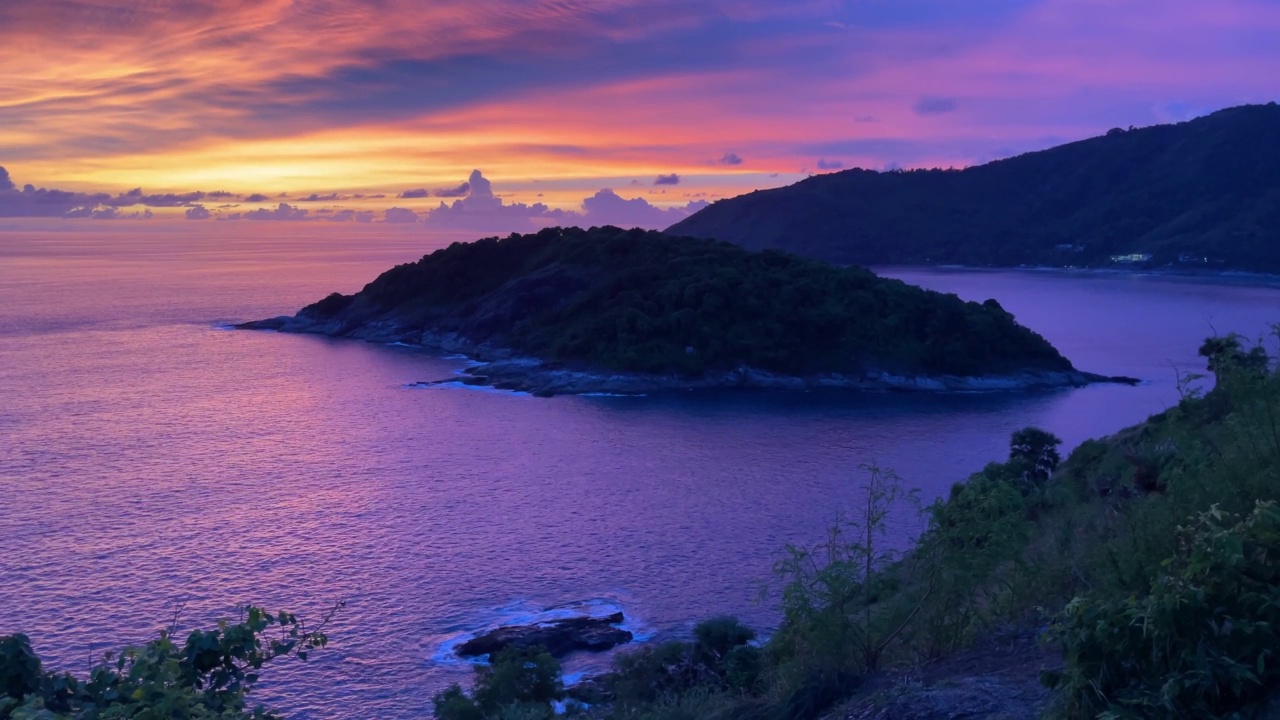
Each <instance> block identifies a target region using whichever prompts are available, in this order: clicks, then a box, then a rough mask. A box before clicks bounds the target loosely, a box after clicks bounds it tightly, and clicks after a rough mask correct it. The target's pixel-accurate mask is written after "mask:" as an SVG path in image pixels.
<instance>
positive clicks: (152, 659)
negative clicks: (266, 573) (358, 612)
mask: <svg viewBox="0 0 1280 720" xmlns="http://www.w3.org/2000/svg"><path fill="white" fill-rule="evenodd" d="M339 607H341V605H339V606H336V607H335V608H334V609H333V610H332V611H330V612H329V613H328V614H326V615H325V617H324V619H323V621H322V622H321V623H320V625H319V627H317V628H316V629H315V630H310V631H309V630H307V629H306V626H305V625H304V624H303V623H302V622H301V621H300V620H299V619H298V618H297V616H295V615H293V614H291V613H287V612H280V613H275V614H273V613H269V612H267V611H265V610H263V609H262V608H259V607H247V608H245V610H244V614H243V617H242V619H241V621H240V622H239V623H237V624H230V623H228V622H227V621H221V622H219V623H218V626H217V628H216V629H214V630H197V631H195V632H192V633H191V634H190V635H189V636H188V637H187V640H186V642H185V643H184V644H183V645H182V646H181V647H179V646H178V645H177V644H175V643H174V641H173V634H174V631H175V630H174V628H172V627H171V628H169V629H168V630H165V631H162V632H161V633H160V637H159V638H158V639H156V640H152V641H151V642H149V643H147V644H146V645H143V646H141V647H129V648H125V649H124V650H123V651H122V652H120V653H119V654H118V655H114V656H111V655H109V656H106V657H105V658H104V660H105V661H104V662H103V663H102V664H100V665H98V666H96V667H94V668H93V669H92V670H90V672H89V676H88V678H78V677H75V676H73V675H70V674H65V673H64V674H56V673H50V672H46V671H45V670H44V669H43V667H42V665H41V662H40V659H39V657H37V656H36V654H35V653H34V652H33V651H32V649H31V643H30V641H29V639H28V638H27V636H25V635H9V636H5V637H0V691H2V692H3V694H2V695H0V719H3V720H8V719H9V718H39V719H40V720H56V719H59V718H72V717H75V718H81V717H86V718H108V717H109V718H117V717H118V718H133V717H139V718H150V717H157V718H159V717H166V718H167V717H174V718H192V719H196V720H200V719H204V718H219V719H221V720H238V719H241V718H254V719H255V720H265V719H267V718H278V717H279V715H277V714H275V713H273V712H271V711H269V710H266V709H264V708H262V707H257V708H254V709H252V710H250V709H248V706H247V701H246V696H247V695H248V694H249V692H250V691H251V690H252V689H253V687H254V685H255V684H256V683H257V681H258V677H259V672H260V671H261V670H262V668H263V667H264V666H265V665H267V664H268V663H270V662H272V661H274V660H277V659H279V658H281V657H285V656H289V655H293V656H296V657H298V658H299V659H301V660H306V658H307V655H308V654H309V653H310V652H311V651H312V650H314V649H316V648H321V647H324V646H325V645H326V644H327V643H328V638H327V637H326V636H325V634H324V632H323V631H324V627H325V625H326V624H327V623H328V621H329V619H330V618H332V617H333V614H334V613H335V612H336V611H337V609H338V608H339ZM268 631H271V632H270V633H269V632H268Z"/></svg>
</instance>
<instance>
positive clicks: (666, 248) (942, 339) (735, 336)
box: [244, 227, 1098, 392]
mask: <svg viewBox="0 0 1280 720" xmlns="http://www.w3.org/2000/svg"><path fill="white" fill-rule="evenodd" d="M244 327H248V328H259V329H261V328H268V329H280V330H286V331H293V332H311V333H322V334H326V335H332V336H346V337H357V338H363V339H367V340H374V341H381V342H393V341H394V342H402V343H409V344H415V345H424V346H432V347H439V348H443V349H447V350H451V351H457V352H464V353H466V354H468V355H471V356H472V357H476V358H479V359H482V360H487V361H493V362H490V364H489V366H487V369H486V370H484V371H483V372H482V371H475V373H474V374H482V375H483V377H484V378H487V380H489V381H491V382H492V384H498V383H499V382H507V383H509V384H511V387H513V388H519V389H534V390H543V391H546V392H575V391H585V387H584V386H583V385H582V383H583V382H586V383H587V384H588V385H591V386H592V389H593V390H602V388H601V387H600V382H603V381H602V380H600V378H601V377H603V376H606V375H607V376H609V378H611V382H613V381H616V382H622V383H623V384H624V385H626V386H627V388H628V389H640V388H639V387H637V386H646V385H647V386H654V385H657V386H664V387H665V386H680V387H685V386H694V385H698V384H710V385H726V384H743V385H766V386H769V385H777V384H778V383H782V384H784V385H788V386H794V385H795V383H794V382H790V381H793V380H795V379H797V378H805V379H808V380H809V381H811V382H812V383H816V384H821V385H846V386H850V387H868V386H874V387H885V386H887V385H893V386H905V387H914V386H918V385H919V383H918V381H916V380H915V379H914V378H920V377H925V378H939V377H951V378H956V377H963V378H971V377H985V378H992V377H994V376H1003V377H1006V378H1008V376H1011V375H1016V376H1017V377H1016V378H1015V379H1014V380H1013V381H1010V382H1007V383H1005V385H1009V384H1013V385H1017V386H1027V385H1036V386H1043V385H1050V386H1058V385H1071V384H1082V383H1084V382H1088V381H1090V380H1095V379H1098V378H1096V377H1089V376H1086V375H1084V374H1082V373H1077V372H1075V371H1074V369H1073V368H1072V366H1071V363H1070V362H1068V361H1067V360H1066V359H1065V358H1063V357H1062V356H1061V355H1060V354H1059V353H1058V352H1057V350H1055V349H1054V348H1053V347H1052V346H1050V345H1049V343H1048V342H1046V341H1045V340H1044V338H1042V337H1040V336H1039V335H1037V334H1036V333H1034V332H1032V331H1030V330H1028V329H1026V328H1024V327H1022V326H1020V325H1018V324H1017V323H1016V322H1015V320H1014V318H1013V316H1012V315H1010V314H1009V313H1008V312H1005V311H1004V310H1003V309H1002V308H1001V307H1000V306H999V304H997V303H996V302H995V301H993V300H989V301H987V302H986V303H982V304H979V303H972V302H964V301H962V300H960V299H959V298H957V297H955V296H954V295H943V294H940V293H935V292H931V291H926V290H922V289H920V288H917V287H913V286H910V285H907V284H905V283H903V282H901V281H898V280H890V279H885V278H881V277H878V276H876V275H875V274H873V273H871V272H869V271H866V270H863V269H860V268H848V269H841V268H837V267H834V266H831V265H828V264H826V263H821V262H817V261H813V260H805V259H801V258H798V257H794V256H790V255H785V254H782V253H777V252H763V253H751V252H747V251H745V250H742V249H741V248H738V247H736V246H734V245H730V244H727V243H718V242H712V241H705V240H695V239H692V238H675V237H670V236H667V235H663V234H661V233H656V232H645V231H641V230H631V231H624V230H619V229H618V228H612V227H606V228H593V229H591V230H589V231H588V230H580V229H577V228H569V229H560V228H551V229H548V230H544V231H542V232H539V233H537V234H530V235H512V236H511V237H508V238H506V239H501V240H500V239H497V238H488V239H484V240H479V241H477V242H474V243H455V244H453V245H451V246H449V247H448V248H445V249H442V250H438V251H436V252H434V253H432V254H430V255H427V256H426V257H424V258H422V259H421V260H419V261H418V262H415V263H410V264H405V265H400V266H397V267H395V268H393V269H391V270H389V271H387V272H385V273H383V274H382V275H381V276H379V277H378V278H377V279H376V280H374V281H373V282H371V283H369V284H368V285H366V286H365V287H364V289H363V290H361V291H360V292H358V293H356V294H354V295H349V296H348V295H339V294H336V293H335V294H333V295H330V296H329V297H327V298H325V299H324V300H321V301H320V302H317V303H315V304H313V305H310V306H308V307H306V308H303V310H302V311H301V312H299V313H298V314H297V315H296V316H293V317H285V318H276V319H274V320H268V321H261V322H257V323H248V324H246V325H245V326H244ZM531 358H536V360H531ZM499 370H501V372H499ZM548 373H561V375H562V376H563V375H564V373H570V379H569V380H568V381H566V382H565V383H562V384H561V385H557V386H555V387H552V386H548V385H546V382H549V380H548V377H549V375H548ZM531 374H538V375H539V376H540V379H539V380H537V381H536V382H535V381H534V380H531V379H530V378H529V376H530V375H531ZM642 376H643V377H642ZM638 377H639V378H641V379H640V380H637V379H636V378H638ZM592 378H595V379H596V380H600V382H592ZM619 378H620V379H619ZM895 382H896V383H897V385H894V383H895ZM962 386H965V387H970V386H971V384H963V383H962ZM925 387H928V388H929V389H947V387H949V386H947V385H946V383H945V382H944V383H942V384H938V383H933V384H927V385H925ZM651 389H652V388H651Z"/></svg>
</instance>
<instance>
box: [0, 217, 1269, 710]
mask: <svg viewBox="0 0 1280 720" xmlns="http://www.w3.org/2000/svg"><path fill="white" fill-rule="evenodd" d="M473 238H474V236H469V235H461V234H453V235H447V234H438V233H436V234H432V233H428V232H426V231H424V230H422V229H421V228H404V227H393V226H382V225H366V226H353V225H343V226H338V225H337V224H334V225H332V226H331V225H329V224H324V223H299V224H292V223H260V224H259V223H251V222H249V221H241V222H239V223H235V222H225V223H223V222H204V223H196V222H192V223H186V224H182V223H162V222H158V221H153V222H151V223H147V222H124V221H113V222H102V221H84V222H72V221H68V222H65V223H60V224H56V225H52V226H50V225H48V224H45V225H31V224H23V223H19V222H11V223H9V224H7V225H3V226H0V635H4V634H8V633H14V632H22V633H25V634H27V635H28V636H29V637H30V638H31V642H32V643H33V645H34V647H35V649H36V650H37V652H38V653H39V654H40V655H41V657H42V658H43V660H44V662H45V664H46V667H48V668H53V669H64V670H69V671H73V672H84V671H85V670H87V669H88V668H89V667H90V666H91V665H92V664H93V663H94V662H95V658H97V657H99V656H100V655H101V653H103V652H104V651H106V650H109V649H116V648H119V647H122V646H124V645H127V644H136V643H142V642H145V641H147V640H148V639H150V638H153V637H154V636H155V634H156V632H157V630H158V629H159V628H161V627H166V626H169V625H170V624H174V623H176V625H177V627H178V628H179V629H180V632H182V631H186V630H190V629H192V628H197V627H205V626H208V625H210V624H211V623H213V622H216V621H217V620H218V619H219V618H230V619H233V620H234V619H235V618H236V617H238V613H239V612H240V610H239V609H240V608H241V607H243V606H244V605H245V604H259V605H266V606H268V607H270V608H273V609H287V610H290V611H293V612H296V613H298V614H299V615H301V616H302V617H304V618H306V619H309V620H310V621H311V622H312V623H313V624H314V623H315V622H318V621H319V619H320V618H322V617H323V616H324V615H325V613H326V611H327V610H328V609H329V608H330V607H332V606H334V605H335V604H337V603H339V602H343V603H345V606H344V607H343V608H342V609H341V610H340V611H339V612H338V613H337V614H336V615H335V616H334V617H333V619H332V620H331V622H330V623H329V625H328V626H327V627H326V630H327V633H328V635H329V637H330V645H329V647H327V648H325V649H324V650H322V651H320V652H317V653H315V654H314V655H313V656H312V657H311V658H310V659H309V660H307V661H306V662H301V661H297V660H292V659H291V660H286V661H282V662H280V663H277V664H276V665H274V666H272V667H271V668H270V669H269V670H268V671H267V672H266V673H265V675H264V679H263V681H262V683H261V685H260V688H259V691H258V692H256V693H255V696H256V697H257V699H258V700H260V701H261V702H263V703H266V704H267V705H268V706H269V707H274V708H278V709H280V710H282V711H284V712H285V713H286V714H288V715H289V716H290V717H295V718H357V717H361V718H366V717H386V718H412V717H428V716H429V715H430V712H431V697H432V695H433V694H434V693H435V692H438V691H439V690H441V689H442V688H444V687H445V686H447V685H448V684H450V683H453V682H462V683H464V684H465V683H467V682H468V681H469V679H470V677H471V676H472V674H473V671H474V668H473V666H472V664H470V663H469V662H467V661H464V660H461V659H459V658H457V657H456V656H455V655H454V653H453V647H454V646H456V645H457V643H458V642H460V641H461V640H464V639H466V638H467V637H470V636H472V635H474V634H475V633H476V632H479V631H481V630H483V629H485V628H488V627H493V626H496V625H499V624H503V623H513V622H529V621H537V620H539V619H545V618H547V617H554V616H557V615H564V614H571V613H577V612H585V613H608V612H613V611H615V610H621V611H622V612H624V614H625V616H626V626H627V627H628V628H629V629H631V630H632V631H633V632H634V633H635V635H636V642H637V643H642V642H654V641H658V640H662V639H665V638H680V637H685V636H687V635H688V634H689V632H690V631H691V628H692V627H693V625H694V624H695V623H696V622H697V621H699V620H700V619H703V618H706V617H709V616H712V615H719V614H733V615H737V616H739V617H740V618H742V619H743V620H744V621H745V622H747V623H749V624H751V625H753V626H755V627H757V628H758V629H759V630H760V631H761V632H762V634H765V635H767V634H768V632H769V631H770V630H771V629H772V628H774V627H776V625H777V623H778V619H779V612H778V588H779V584H778V580H777V579H776V578H775V576H774V574H773V567H774V564H775V563H776V562H777V561H778V559H779V558H780V557H781V556H782V553H783V550H784V548H785V547H786V546H787V545H788V544H793V545H808V544H813V543H816V542H818V541H819V540H820V539H821V538H822V537H823V536H824V534H825V532H826V528H828V527H829V526H830V525H831V524H832V523H834V522H837V521H839V520H840V518H841V517H842V515H846V514H854V513H855V512H856V508H857V507H858V504H859V501H860V500H861V499H862V498H863V497H864V494H863V493H864V484H865V483H866V481H867V473H868V470H867V467H868V466H870V465H874V466H877V467H879V468H882V469H884V470H891V471H893V472H894V473H896V474H897V476H899V477H900V478H901V482H902V483H903V485H905V486H906V487H908V488H912V489H916V490H918V494H919V498H920V500H921V502H922V503H923V504H925V505H927V504H928V503H929V502H932V501H933V500H935V499H937V498H939V497H943V496H945V495H946V494H947V493H948V491H949V489H950V488H951V486H952V485H953V484H955V483H957V482H963V481H964V480H965V478H966V477H967V476H968V475H969V474H971V473H973V472H975V471H977V470H979V469H981V468H982V466H983V465H985V464H986V463H988V462H990V461H995V460H1002V459H1003V458H1004V457H1005V456H1006V454H1007V448H1008V439H1009V435H1010V433H1012V432H1013V431H1014V430H1017V429H1019V428H1022V427H1024V426H1028V425H1035V426H1038V427H1042V428H1044V429H1046V430H1049V431H1051V432H1053V433H1055V434H1057V435H1058V436H1059V437H1061V438H1062V439H1063V440H1064V443H1065V446H1066V449H1070V448H1071V447H1074V446H1076V445H1078V444H1079V443H1080V442H1082V441H1083V440H1085V439H1087V438H1090V437H1098V436H1103V435H1107V434H1109V433H1113V432H1115V431H1117V430H1120V429H1121V428H1124V427H1126V426H1128V425H1131V424H1134V423H1137V422H1139V421H1141V420H1143V419H1144V418H1146V417H1147V416H1149V415H1151V414H1152V413H1157V412H1160V411H1162V410H1164V409H1166V408H1168V407H1170V406H1172V405H1174V404H1176V403H1177V402H1178V399H1179V393H1180V392H1183V391H1184V390H1185V388H1186V386H1187V385H1188V383H1190V385H1191V386H1194V385H1195V384H1196V382H1197V381H1195V380H1194V379H1192V376H1194V375H1196V374H1202V373H1204V362H1203V359H1202V358H1199V357H1198V356H1197V354H1196V351H1197V348H1198V347H1199V345H1200V343H1201V341H1202V340H1203V339H1204V338H1205V337H1206V336H1209V335H1212V334H1224V333H1228V332H1236V333H1240V334H1242V335H1244V336H1246V337H1248V338H1258V337H1261V336H1263V335H1264V334H1265V333H1267V332H1268V331H1269V328H1270V324H1271V323H1274V322H1278V321H1280V286H1277V284H1276V283H1274V282H1272V281H1269V280H1268V279H1266V278H1258V277H1248V276H1241V277H1228V276H1219V277H1212V278H1205V277H1172V276H1162V275H1142V274H1124V273H1115V274H1100V273H1083V272H1060V271H1058V272H1051V271H1024V270H999V271H995V270H965V269H951V270H941V269H928V270H922V269H908V268H879V269H877V270H878V271H879V272H881V273H882V274H885V275H889V276H892V277H897V278H901V279H903V280H905V281H907V282H910V283H914V284H918V285H921V286H924V287H927V288H931V289H934V290H938V291H941V292H947V293H955V294H957V295H959V296H961V297H963V298H965V299H970V300H978V301H981V300H985V299H987V298H995V299H996V300H998V301H999V302H1000V304H1001V305H1002V306H1003V307H1005V308H1006V309H1007V310H1009V311H1010V312H1012V313H1014V314H1015V315H1016V316H1017V318H1018V319H1019V321H1020V322H1022V323H1023V324H1025V325H1027V326H1029V327H1031V328H1032V329H1034V330H1036V331H1038V332H1039V333H1041V334H1042V335H1044V337H1046V338H1047V339H1048V340H1049V341H1050V342H1052V343H1053V344H1054V345H1055V346H1057V347H1058V348H1059V349H1060V350H1061V351H1062V352H1063V353H1064V354H1065V355H1066V356H1067V357H1068V358H1070V359H1071V360H1072V361H1073V362H1074V363H1075V364H1076V366H1077V367H1079V368H1080V369H1083V370H1087V371H1091V372H1096V373H1103V374H1107V375H1126V376H1132V377H1136V378H1139V379H1141V382H1140V384H1138V385H1137V386H1133V387H1130V386H1126V385H1094V386H1091V387H1086V388H1080V389H1074V390H1060V391H1053V392H989V393H966V394H945V395H943V394H897V393H852V392H835V391H832V392H812V393H785V392H767V391H745V390H739V391H719V392H683V393H667V394H658V395H652V396H644V397H599V396H594V397H554V398H538V397H532V396H528V395H524V394H520V393H514V392H505V391H495V390H487V389H476V388H471V387H467V386H462V385H458V384H453V385H450V384H445V385H441V386H433V387H415V384H416V383H419V382H423V381H432V380H442V379H448V378H452V377H454V376H455V375H456V374H457V373H458V372H459V371H461V370H462V369H464V368H465V367H466V366H467V363H468V360H467V359H466V358H463V357H458V356H450V355H446V354H441V353H434V352H430V351H423V350H421V349H416V348H407V347H398V346H385V345H373V344H367V343H363V342H358V341H351V340H334V339H327V338H321V337H311V336H296V335H285V334H278V333H271V332H251V331H241V330H234V329H231V326H232V324H234V323H238V322H242V321H246V320H253V319H260V318H265V317H272V316H276V315H282V314H292V313H293V312H295V311H296V310H297V309H298V308H300V307H301V306H303V305H305V304H308V303H310V302H313V301H315V300H317V299H319V298H321V297H323V296H325V295H326V294H328V293H330V292H334V291H338V292H344V293H351V292H354V291H357V290H359V289H360V288H361V287H362V286H363V285H364V284H365V283H367V282H368V281H370V280H372V279H373V278H374V277H376V276H377V274H378V273H380V272H382V271H383V270H386V269H388V268H390V267H391V266H392V265H394V264H396V263H402V262H409V261H413V260H415V259H417V258H419V257H421V256H422V255H424V254H426V253H429V252H431V251H433V250H435V249H437V248H440V247H443V246H445V245H447V244H449V243H451V242H457V241H466V240H470V239H473ZM1198 382H1199V383H1200V384H1201V385H1203V384H1204V382H1205V381H1204V380H1201V381H1198ZM923 523H924V519H923V517H922V516H921V515H920V514H919V513H918V512H916V510H915V509H914V508H913V507H911V506H908V505H903V506H901V507H896V508H895V511H894V513H893V514H892V515H891V517H890V518H889V523H888V526H887V527H886V532H885V534H884V536H883V537H882V538H881V542H882V546H883V547H884V548H886V549H904V548H907V547H909V546H910V544H911V542H912V539H913V538H914V537H915V535H916V534H917V533H918V532H919V531H920V529H921V528H922V527H923ZM608 662H609V658H608V657H607V656H604V657H599V656H593V657H570V658H569V659H568V660H567V663H566V671H567V672H568V673H569V674H570V677H571V678H572V677H577V676H580V675H581V674H582V673H589V672H593V671H596V670H599V669H600V668H602V667H604V666H606V665H607V663H608Z"/></svg>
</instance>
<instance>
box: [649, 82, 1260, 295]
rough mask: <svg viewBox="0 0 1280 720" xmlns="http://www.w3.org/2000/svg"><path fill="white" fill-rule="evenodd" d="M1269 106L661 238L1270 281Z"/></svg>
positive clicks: (701, 225) (790, 193)
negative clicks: (1240, 275)
mask: <svg viewBox="0 0 1280 720" xmlns="http://www.w3.org/2000/svg"><path fill="white" fill-rule="evenodd" d="M1277 157H1280V106H1277V105H1276V104H1275V103H1274V102H1273V103H1270V104H1267V105H1245V106H1241V107H1234V108H1227V109H1225V110H1220V111H1218V112H1215V113H1212V114H1210V115H1206V116H1204V117H1201V118H1196V119H1194V120H1190V121H1188V122H1183V123H1177V124H1169V125H1155V126H1151V127H1144V128H1133V127H1129V128H1119V127H1117V128H1112V129H1111V130H1109V131H1107V132H1106V133H1104V134H1102V135H1099V136H1098V137H1094V138H1090V139H1087V140H1081V141H1079V142H1073V143H1068V144H1065V145H1059V146H1057V147H1053V148H1049V149H1047V150H1041V151H1038V152H1029V153H1025V154H1022V155H1017V156H1015V157H1010V158H1006V159H1003V160H997V161H994V162H989V163H986V164H983V165H975V166H972V167H966V168H935V169H913V170H897V169H891V170H887V171H880V170H872V169H862V168H854V169H851V170H845V171H842V172H833V173H826V174H820V175H814V176H812V177H810V178H808V179H806V180H802V181H801V182H798V183H795V184H794V185H789V186H786V187H781V188H775V189H772V190H760V191H757V192H752V193H747V194H745V195H741V196H738V197H735V198H729V199H726V200H720V201H718V202H715V203H713V204H712V205H710V206H709V207H706V208H704V209H703V210H701V211H699V212H697V213H695V214H693V215H691V216H690V217H688V218H686V219H684V220H682V221H681V222H679V223H677V224H676V225H674V226H672V227H671V228H668V230H667V231H668V232H671V233H674V234H678V235H693V236H696V237H704V238H715V239H717V240H727V241H730V242H734V243H737V244H739V245H742V246H743V247H745V248H748V249H751V250H763V249H765V248H773V249H776V250H784V251H787V252H792V253H795V254H797V255H803V256H806V257H813V258H817V259H820V260H826V261H828V262H835V263H857V264H860V265H870V266H876V265H967V266H978V267H1018V266H1036V267H1054V268H1080V269H1108V270H1120V271H1143V272H1147V271H1151V270H1160V271H1165V272H1177V273H1186V274H1219V273H1223V272H1227V271H1236V272H1240V271H1243V272H1250V273H1272V274H1274V273H1280V163H1277V162H1276V158H1277Z"/></svg>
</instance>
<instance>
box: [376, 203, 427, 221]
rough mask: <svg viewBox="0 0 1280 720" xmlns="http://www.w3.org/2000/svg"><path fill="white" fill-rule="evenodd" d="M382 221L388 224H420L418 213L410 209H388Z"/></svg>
mask: <svg viewBox="0 0 1280 720" xmlns="http://www.w3.org/2000/svg"><path fill="white" fill-rule="evenodd" d="M382 221H383V222H387V223H416V222H418V213H416V212H414V211H412V210H409V209H408V208H399V207H393V208H387V210H386V212H384V213H383V216H382Z"/></svg>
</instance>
